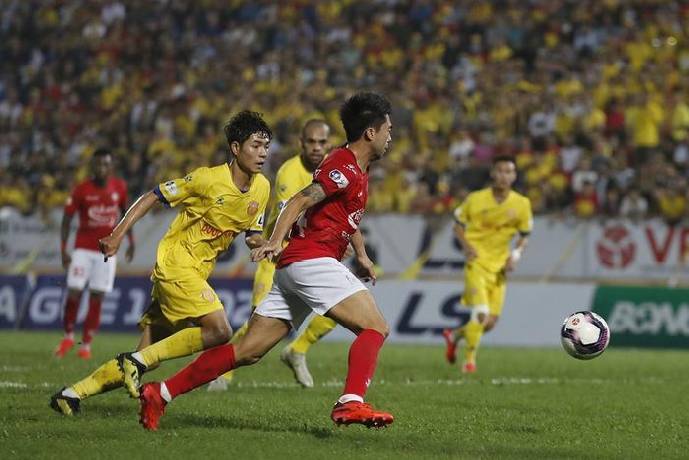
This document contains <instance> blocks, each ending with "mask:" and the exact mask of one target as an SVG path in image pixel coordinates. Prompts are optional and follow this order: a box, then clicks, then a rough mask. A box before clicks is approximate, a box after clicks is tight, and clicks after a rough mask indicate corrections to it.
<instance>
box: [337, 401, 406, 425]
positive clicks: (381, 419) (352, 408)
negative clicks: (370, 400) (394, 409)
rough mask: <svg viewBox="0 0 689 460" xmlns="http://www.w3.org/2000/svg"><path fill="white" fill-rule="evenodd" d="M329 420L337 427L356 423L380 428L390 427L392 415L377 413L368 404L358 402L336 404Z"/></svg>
mask: <svg viewBox="0 0 689 460" xmlns="http://www.w3.org/2000/svg"><path fill="white" fill-rule="evenodd" d="M330 418H331V419H332V420H333V422H335V424H337V425H351V424H352V423H358V424H361V425H365V426H367V427H368V428H381V427H384V426H387V425H390V424H391V423H392V422H393V420H394V418H393V416H392V414H388V413H387V412H382V411H377V410H375V409H374V408H373V407H371V405H370V404H366V403H362V402H359V401H349V402H346V403H340V402H338V403H337V404H335V407H333V411H332V413H331V414H330Z"/></svg>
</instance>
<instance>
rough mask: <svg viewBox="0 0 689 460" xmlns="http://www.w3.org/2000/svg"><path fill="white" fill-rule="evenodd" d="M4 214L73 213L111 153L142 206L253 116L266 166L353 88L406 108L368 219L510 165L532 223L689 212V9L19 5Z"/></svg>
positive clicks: (11, 8)
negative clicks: (79, 194)
mask: <svg viewBox="0 0 689 460" xmlns="http://www.w3.org/2000/svg"><path fill="white" fill-rule="evenodd" d="M0 70H1V74H0V207H2V206H10V207H14V208H17V209H19V210H20V211H21V212H24V213H30V212H33V211H34V210H36V209H41V210H48V209H50V208H52V207H55V206H58V205H61V204H62V203H63V202H64V200H65V197H66V195H67V193H68V192H69V189H70V187H71V186H72V184H74V182H75V181H76V180H79V179H81V178H83V177H84V176H85V175H86V165H87V163H88V162H87V160H88V158H89V156H90V154H91V153H92V152H93V150H94V149H95V148H97V147H98V146H101V145H107V146H110V147H111V148H112V149H113V150H114V152H115V153H116V156H117V159H118V164H119V169H120V171H119V173H120V174H121V175H123V176H124V177H125V178H126V180H127V182H128V184H129V187H130V188H131V190H130V192H131V194H132V196H136V195H137V194H138V193H140V192H142V191H144V190H146V189H150V188H151V187H152V186H153V185H154V184H156V183H158V182H159V181H161V180H163V179H165V178H170V177H175V176H180V175H183V174H184V173H185V172H186V171H189V170H190V169H192V168H195V167H197V166H200V165H205V164H217V163H220V162H222V161H224V160H225V158H226V152H227V149H226V146H225V145H224V141H223V138H222V131H221V129H220V127H221V126H222V124H223V121H224V120H225V119H226V118H227V117H228V116H229V115H230V114H231V113H233V112H235V111H237V110H239V109H241V108H251V109H254V110H257V111H260V112H262V113H264V115H265V117H266V119H267V120H268V121H269V122H270V123H271V125H272V126H273V127H274V129H275V132H276V137H275V139H274V141H273V147H272V156H271V162H270V165H268V168H267V171H266V172H267V174H268V175H271V174H273V173H274V171H275V170H276V168H277V167H278V166H279V164H280V163H281V162H282V161H283V160H284V159H285V158H286V157H288V156H290V155H292V154H294V153H295V152H296V149H297V146H298V135H299V129H300V125H301V124H302V123H303V122H304V121H305V120H307V119H309V118H313V117H323V118H325V119H326V120H328V121H329V122H330V123H331V124H332V126H333V127H334V128H336V139H335V140H336V142H341V141H342V139H343V136H342V133H341V131H340V126H339V122H338V118H337V110H338V107H339V104H340V103H341V101H342V100H344V98H345V96H346V95H347V94H349V93H350V92H352V91H353V90H360V89H367V88H370V89H375V90H377V91H381V92H384V93H385V94H387V95H388V96H389V97H390V98H391V100H392V101H393V104H394V107H395V113H394V118H393V122H394V142H393V144H394V145H393V147H392V150H391V152H390V153H389V155H388V156H387V157H386V158H385V159H384V160H382V161H381V162H379V164H377V165H376V166H375V168H373V169H372V171H371V194H370V202H369V208H370V211H372V212H401V213H424V214H445V213H447V212H448V211H449V210H450V209H451V208H452V207H454V206H455V205H456V204H457V202H458V201H460V200H461V199H462V197H464V196H465V195H466V194H467V193H468V192H469V191H471V190H475V189H477V188H480V187H482V186H484V185H485V184H486V182H487V180H488V167H489V165H490V160H491V158H492V157H493V156H494V155H497V154H511V155H514V157H515V159H516V162H517V165H518V167H519V171H520V174H519V182H518V189H519V190H520V191H522V192H524V193H526V194H527V195H528V196H529V197H530V198H531V200H532V204H533V208H534V211H535V212H536V213H541V214H544V213H548V214H553V215H576V216H578V217H580V218H585V219H588V218H597V217H618V216H624V217H629V218H633V219H641V218H645V217H648V216H654V215H658V216H661V217H663V218H664V219H665V220H667V221H668V222H671V223H677V222H681V221H682V220H683V219H684V218H685V217H686V216H687V214H688V213H689V206H688V196H687V189H688V188H687V177H688V173H689V75H688V73H689V2H686V1H661V0H658V1H653V0H640V1H622V0H579V1H575V0H569V1H565V0H529V1H526V0H503V1H499V0H496V1H493V2H483V1H459V2H457V1H423V0H418V1H401V0H400V1H396V0H378V1H372V0H367V1H359V0H356V1H355V0H339V1H331V2H307V1H304V0H283V1H281V2H271V1H267V0H261V1H251V2H242V1H227V0H204V1H195V2H194V1H181V0H160V1H154V2H152V1H143V0H132V1H81V2H79V1H71V2H66V1H61V0H55V1H22V0H12V1H7V2H5V3H4V4H3V10H2V12H0Z"/></svg>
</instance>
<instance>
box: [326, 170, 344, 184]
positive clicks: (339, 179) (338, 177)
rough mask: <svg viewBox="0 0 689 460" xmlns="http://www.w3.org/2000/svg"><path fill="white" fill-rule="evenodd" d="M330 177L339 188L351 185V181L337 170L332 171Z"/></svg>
mask: <svg viewBox="0 0 689 460" xmlns="http://www.w3.org/2000/svg"><path fill="white" fill-rule="evenodd" d="M328 177H330V179H332V181H333V182H335V184H337V188H345V187H347V186H348V185H349V180H348V179H347V178H346V177H345V175H344V174H342V173H341V172H340V171H338V170H337V169H333V170H332V171H330V174H328Z"/></svg>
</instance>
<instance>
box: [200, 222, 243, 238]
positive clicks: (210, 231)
mask: <svg viewBox="0 0 689 460" xmlns="http://www.w3.org/2000/svg"><path fill="white" fill-rule="evenodd" d="M201 233H204V234H206V235H210V236H211V237H213V238H217V237H219V236H220V235H229V236H234V235H236V233H235V232H233V231H232V230H227V231H225V232H223V231H222V230H218V229H217V228H215V227H213V226H212V225H211V224H209V223H205V222H204V224H203V226H201Z"/></svg>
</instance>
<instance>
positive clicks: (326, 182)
mask: <svg viewBox="0 0 689 460" xmlns="http://www.w3.org/2000/svg"><path fill="white" fill-rule="evenodd" d="M340 118H341V120H342V124H343V126H344V129H345V132H346V135H347V144H346V145H345V146H344V147H342V148H338V149H335V150H334V151H333V152H331V153H330V155H328V157H327V158H326V160H324V161H323V163H321V165H320V166H319V168H318V169H317V170H316V171H315V172H314V175H313V183H312V184H311V185H309V186H308V187H306V188H305V189H304V190H302V191H301V192H299V193H297V194H296V195H295V196H294V197H293V198H291V199H290V200H289V201H288V203H287V205H286V206H285V208H284V209H283V211H282V213H281V214H280V217H279V218H278V220H277V223H276V224H275V229H274V230H273V234H272V235H271V237H270V240H268V241H267V242H266V243H265V244H264V245H263V246H261V247H259V248H256V249H254V250H252V254H251V255H252V259H253V260H254V261H259V260H261V259H263V258H276V257H278V256H280V258H279V261H278V265H277V270H276V272H275V277H274V281H273V287H272V289H271V291H270V292H269V294H268V296H267V297H266V298H265V300H263V302H261V304H260V305H259V306H258V307H257V308H256V310H255V311H254V314H253V315H252V316H251V319H250V320H249V326H248V329H247V331H246V335H244V337H243V338H242V339H240V341H239V342H238V343H236V344H234V345H233V344H227V345H222V346H219V347H215V348H212V349H210V350H207V351H205V352H204V353H203V354H201V355H200V356H199V357H198V358H197V359H196V360H195V361H193V362H192V363H191V364H189V365H188V366H187V367H185V368H184V369H182V370H181V371H179V372H178V373H177V374H175V375H174V376H173V377H172V378H170V379H168V380H166V381H165V382H162V383H157V382H152V383H147V384H144V385H143V386H142V388H141V392H140V394H141V396H140V402H141V408H140V422H141V424H142V425H143V426H144V428H146V429H149V430H155V429H157V427H158V421H159V419H160V417H161V416H162V415H163V412H164V410H165V406H166V405H167V403H168V402H170V401H171V400H172V399H173V398H174V397H176V396H178V395H181V394H183V393H186V392H188V391H191V390H192V389H194V388H197V387H199V386H201V385H203V384H205V383H208V382H210V381H211V380H213V379H215V378H216V377H218V376H219V375H222V374H224V373H225V372H227V371H229V370H231V369H234V368H237V367H240V366H246V365H250V364H254V363H256V362H257V361H258V360H259V359H261V357H262V356H263V355H265V354H266V353H267V352H268V351H269V350H270V349H271V348H273V346H275V344H277V343H278V342H279V341H280V340H281V339H282V338H283V337H285V336H286V335H287V334H288V333H289V330H290V328H291V327H294V328H295V329H296V328H298V327H299V325H300V324H301V323H302V322H303V321H304V319H305V318H306V317H307V316H308V314H309V313H311V311H314V312H316V313H318V314H321V315H325V316H328V317H330V318H332V319H333V320H335V321H336V322H337V323H339V324H341V325H342V326H344V327H346V328H348V329H350V330H351V331H352V332H354V334H356V335H357V338H356V339H355V340H354V343H352V346H351V348H350V350H349V367H348V372H347V379H346V382H345V388H344V391H343V394H342V396H340V398H339V399H338V401H337V403H336V404H335V407H334V408H333V410H332V414H331V418H332V420H333V421H334V422H335V423H337V424H350V423H359V424H363V425H366V426H369V427H371V426H375V427H379V426H385V425H388V424H390V423H392V421H393V417H392V415H390V414H388V413H386V412H382V411H378V410H375V409H373V407H371V406H370V405H369V404H365V403H364V395H365V394H366V390H367V388H368V385H369V383H370V382H371V378H372V377H373V373H374V371H375V368H376V361H377V358H378V352H379V350H380V348H381V347H382V345H383V341H384V340H385V337H386V336H387V334H388V325H387V323H386V322H385V319H384V318H383V315H382V314H381V312H380V310H379V309H378V307H377V306H376V303H375V300H374V299H373V296H372V295H371V293H370V292H369V291H368V289H367V288H366V286H364V284H363V283H362V282H361V281H360V280H359V279H357V278H356V277H355V276H354V275H353V274H352V273H351V272H350V271H349V270H348V269H347V268H346V267H345V266H344V265H343V264H342V263H341V262H340V259H341V258H342V255H343V254H344V251H345V249H346V248H347V245H348V244H349V243H350V242H351V243H352V246H353V247H354V250H355V252H356V256H357V260H358V261H359V263H360V264H361V266H362V267H363V271H364V272H365V273H364V274H365V275H366V276H367V277H370V278H371V279H373V280H374V282H375V277H376V276H375V272H374V269H373V262H371V260H370V259H369V258H368V256H367V254H366V250H365V248H364V240H363V236H362V235H361V232H360V231H359V229H358V225H359V222H360V221H361V218H362V216H363V213H364V208H365V206H366V199H367V197H368V174H367V171H368V167H369V165H370V163H371V162H372V161H375V160H378V159H380V158H381V157H382V156H383V155H384V153H385V151H386V150H387V148H388V145H389V142H390V139H391V128H392V125H391V122H390V103H389V102H388V101H387V99H385V98H384V97H383V96H381V95H378V94H375V93H358V94H356V95H354V96H352V97H351V98H349V99H348V100H347V101H346V102H345V103H344V104H343V106H342V108H341V109H340ZM304 212H305V213H304ZM302 213H304V214H303V217H301V218H300V216H302ZM297 220H298V222H297ZM295 223H296V224H295ZM293 225H294V227H293ZM292 227H293V228H292ZM290 228H292V237H291V239H290V241H289V244H288V245H287V248H286V249H285V250H284V252H282V249H283V241H284V240H285V237H286V236H287V233H288V232H289V230H290ZM281 252H282V254H281Z"/></svg>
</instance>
